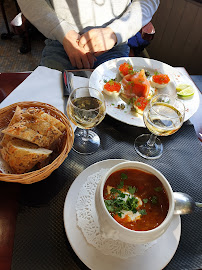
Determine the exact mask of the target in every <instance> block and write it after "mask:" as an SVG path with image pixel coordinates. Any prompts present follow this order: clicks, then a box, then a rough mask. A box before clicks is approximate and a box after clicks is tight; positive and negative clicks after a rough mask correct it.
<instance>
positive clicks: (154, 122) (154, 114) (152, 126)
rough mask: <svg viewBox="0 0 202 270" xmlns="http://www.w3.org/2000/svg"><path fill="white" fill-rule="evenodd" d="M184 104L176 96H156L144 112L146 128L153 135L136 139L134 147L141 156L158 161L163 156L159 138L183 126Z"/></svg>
mask: <svg viewBox="0 0 202 270" xmlns="http://www.w3.org/2000/svg"><path fill="white" fill-rule="evenodd" d="M184 115H185V107H184V104H183V103H182V102H181V101H180V100H179V99H177V98H176V97H174V96H169V95H156V96H154V97H153V98H152V99H151V100H150V102H149V103H148V105H147V106H146V108H145V109H144V112H143V119H144V123H145V126H146V127H147V128H148V129H149V131H150V132H151V133H152V134H151V135H149V134H144V135H140V136H139V137H137V138H136V140H135V144H134V147H135V149H136V151H137V153H138V154H139V155H141V156H142V157H144V158H147V159H156V158H159V157H160V156H161V155H162V152H163V145H162V143H161V141H160V139H159V138H157V136H168V135H171V134H173V133H175V132H176V131H177V130H178V129H179V128H180V127H181V126H182V124H183V121H184Z"/></svg>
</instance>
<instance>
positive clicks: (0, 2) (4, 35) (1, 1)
mask: <svg viewBox="0 0 202 270" xmlns="http://www.w3.org/2000/svg"><path fill="white" fill-rule="evenodd" d="M14 2H15V6H16V10H17V13H18V12H20V8H19V6H18V3H17V1H16V0H14ZM0 7H1V13H2V16H3V19H4V23H5V26H6V30H7V33H2V34H1V39H4V40H5V39H11V38H12V36H13V35H14V33H12V32H11V31H10V28H9V24H8V19H7V16H6V11H5V7H4V0H0Z"/></svg>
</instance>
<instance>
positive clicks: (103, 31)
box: [79, 27, 117, 55]
mask: <svg viewBox="0 0 202 270" xmlns="http://www.w3.org/2000/svg"><path fill="white" fill-rule="evenodd" d="M116 42H117V37H116V35H115V33H114V32H113V31H112V29H111V28H110V27H106V28H95V29H91V30H89V31H88V32H86V33H84V34H83V35H82V36H81V38H80V39H79V46H80V47H83V48H84V50H85V51H86V52H90V53H93V54H95V55H100V54H102V53H104V52H105V51H108V50H110V49H111V48H113V47H114V45H115V44H116Z"/></svg>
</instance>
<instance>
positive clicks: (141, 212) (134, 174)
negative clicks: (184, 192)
mask: <svg viewBox="0 0 202 270" xmlns="http://www.w3.org/2000/svg"><path fill="white" fill-rule="evenodd" d="M103 196H104V202H105V206H106V208H107V210H108V211H109V213H110V215H111V216H112V217H113V218H114V219H115V220H116V221H117V222H118V223H119V224H121V225H122V226H124V227H126V228H128V229H131V230H135V231H148V230H152V229H154V228H156V227H157V226H159V225H160V224H161V223H162V222H163V221H164V219H165V217H166V215H167V213H168V208H169V202H168V197H167V194H166V191H165V190H164V187H163V185H162V183H161V181H160V180H159V179H158V178H157V177H156V176H155V175H153V174H150V173H147V172H144V171H141V170H138V169H122V170H119V171H116V172H114V173H112V174H111V175H110V176H109V177H108V179H107V181H106V183H105V186H104V191H103Z"/></svg>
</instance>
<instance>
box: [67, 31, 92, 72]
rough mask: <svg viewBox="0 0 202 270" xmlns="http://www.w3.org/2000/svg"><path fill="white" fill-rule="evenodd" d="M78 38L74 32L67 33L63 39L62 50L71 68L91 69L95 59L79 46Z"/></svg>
mask: <svg viewBox="0 0 202 270" xmlns="http://www.w3.org/2000/svg"><path fill="white" fill-rule="evenodd" d="M79 38H80V35H79V34H78V33H77V32H76V31H74V30H71V31H69V32H68V33H67V34H66V35H65V37H64V39H63V47H64V50H65V51H66V53H67V55H68V57H69V59H70V62H71V64H72V66H73V67H77V68H78V69H82V68H87V69H89V68H93V66H94V62H95V60H96V58H95V56H94V55H93V54H91V53H90V52H86V51H85V50H84V48H83V47H80V46H79V42H78V40H79Z"/></svg>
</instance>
